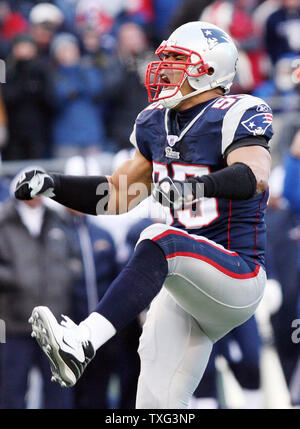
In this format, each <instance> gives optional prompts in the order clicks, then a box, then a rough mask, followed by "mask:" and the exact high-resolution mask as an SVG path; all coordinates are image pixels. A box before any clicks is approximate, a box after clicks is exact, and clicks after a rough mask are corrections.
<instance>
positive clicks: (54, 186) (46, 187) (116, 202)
mask: <svg viewBox="0 0 300 429" xmlns="http://www.w3.org/2000/svg"><path fill="white" fill-rule="evenodd" d="M151 175H152V164H151V163H150V162H149V161H148V160H147V159H146V158H145V157H144V156H143V155H142V154H141V153H140V152H139V151H137V153H136V155H135V157H134V158H133V159H132V160H128V161H125V162H124V164H122V165H121V166H120V167H119V168H118V169H117V170H116V171H115V172H114V173H113V175H112V176H70V175H64V174H57V173H50V174H48V173H45V172H42V171H36V170H32V171H29V172H27V173H25V174H23V175H22V176H21V177H20V178H19V180H18V183H17V185H16V189H15V197H16V198H17V199H20V200H30V199H33V198H35V197H37V196H48V197H51V198H53V199H54V200H55V201H57V202H58V203H60V204H62V205H64V206H66V207H69V208H71V209H74V210H77V211H80V212H82V213H86V214H93V215H97V214H119V213H124V212H126V211H129V210H131V209H132V208H133V207H135V206H136V205H137V204H139V203H140V202H141V201H142V200H143V199H145V198H146V197H147V196H148V195H149V193H150V187H151V181H152V176H151Z"/></svg>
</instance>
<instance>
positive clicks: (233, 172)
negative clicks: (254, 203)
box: [187, 162, 257, 200]
mask: <svg viewBox="0 0 300 429" xmlns="http://www.w3.org/2000/svg"><path fill="white" fill-rule="evenodd" d="M187 182H188V183H191V184H192V193H193V196H194V198H196V199H198V196H199V197H201V196H204V197H208V198H211V197H214V198H226V199H229V200H247V199H249V198H251V197H253V196H254V195H255V192H256V186H257V182H256V178H255V175H254V173H253V171H252V170H251V168H250V167H249V166H248V165H246V164H244V163H242V162H235V163H234V164H232V165H230V166H229V167H225V168H223V169H222V170H218V171H215V172H214V173H210V174H205V175H203V176H201V177H189V178H188V179H187ZM199 183H201V184H204V190H202V189H201V188H199V187H198V186H197V184H199ZM203 191H204V192H203ZM201 193H202V195H201Z"/></svg>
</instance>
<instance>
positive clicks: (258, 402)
mask: <svg viewBox="0 0 300 429" xmlns="http://www.w3.org/2000/svg"><path fill="white" fill-rule="evenodd" d="M243 392H244V395H245V403H246V405H245V407H244V408H245V409H248V410H249V409H261V408H263V400H264V395H263V392H262V390H261V389H253V390H250V389H245V388H244V389H243Z"/></svg>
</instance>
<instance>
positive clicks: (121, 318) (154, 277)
mask: <svg viewBox="0 0 300 429" xmlns="http://www.w3.org/2000/svg"><path fill="white" fill-rule="evenodd" d="M167 274H168V264H167V261H166V258H165V256H164V253H163V252H162V250H161V248H160V247H159V246H158V245H157V244H156V243H154V242H152V241H151V240H143V242H142V243H140V244H139V245H138V246H137V248H136V251H135V253H134V255H133V257H132V259H131V260H130V261H129V263H128V264H127V266H126V267H125V268H124V269H123V270H122V272H121V273H120V274H119V276H118V277H117V278H116V279H115V280H114V282H113V283H112V284H111V286H110V288H109V290H108V291H107V292H106V294H105V295H104V297H103V298H102V300H101V301H100V302H99V304H98V305H97V307H96V308H95V310H94V311H93V312H92V313H91V314H90V315H89V316H88V318H87V319H85V320H84V321H83V322H82V323H80V324H79V325H76V324H75V323H73V322H72V321H71V320H70V319H69V318H67V319H66V321H63V322H62V324H59V323H58V322H57V320H56V319H55V317H54V316H53V314H52V312H51V311H50V310H49V309H48V308H47V307H36V308H35V309H34V310H33V312H32V315H31V318H30V319H29V322H30V323H31V324H32V329H33V333H32V335H33V336H34V337H35V338H36V340H37V341H38V344H39V345H40V346H41V348H42V350H43V351H44V352H45V353H46V355H47V357H48V358H49V360H50V365H51V370H52V373H53V381H57V382H59V383H60V384H61V385H62V386H63V387H65V386H72V385H74V384H75V383H76V381H77V380H78V379H79V377H80V376H81V375H82V373H83V371H84V369H85V368H86V366H87V364H88V363H89V361H90V360H91V359H92V358H93V356H94V353H95V351H96V350H97V349H98V348H99V347H101V345H102V344H104V343H105V342H106V341H108V340H109V339H110V338H111V337H112V336H113V335H115V333H116V332H117V331H119V330H121V329H122V328H123V327H125V326H126V325H127V324H128V323H129V322H131V321H132V320H134V319H135V317H136V316H137V315H138V314H139V313H141V312H142V311H143V310H144V309H145V308H147V306H148V305H150V303H151V302H152V300H153V299H154V298H155V296H156V295H157V294H158V292H159V291H160V290H161V288H162V285H163V283H164V281H165V278H166V276H167Z"/></svg>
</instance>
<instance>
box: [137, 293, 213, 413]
mask: <svg viewBox="0 0 300 429" xmlns="http://www.w3.org/2000/svg"><path fill="white" fill-rule="evenodd" d="M212 345H213V342H212V341H211V340H210V339H209V338H208V337H207V335H205V334H204V332H203V331H202V330H201V328H200V326H199V324H198V323H197V321H196V320H195V319H194V318H193V317H192V316H190V315H189V314H188V313H187V312H186V311H185V310H183V309H182V308H181V307H180V306H179V305H178V304H177V303H176V302H175V300H174V299H173V298H172V297H171V295H170V293H169V292H168V291H167V290H166V289H165V288H163V289H162V290H161V292H160V293H159V294H158V296H157V297H156V298H155V300H154V301H153V303H152V304H151V307H150V310H149V311H148V313H147V318H146V322H145V324H144V327H143V334H142V336H141V339H140V346H139V354H140V358H141V372H140V376H139V382H138V390H137V400H136V408H154V409H170V408H186V407H187V406H188V403H189V400H190V398H191V396H192V394H193V392H194V390H195V389H196V387H197V385H198V384H199V382H200V380H201V378H202V375H203V373H204V370H205V368H206V365H207V362H208V358H209V355H210V353H211V350H212Z"/></svg>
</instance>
